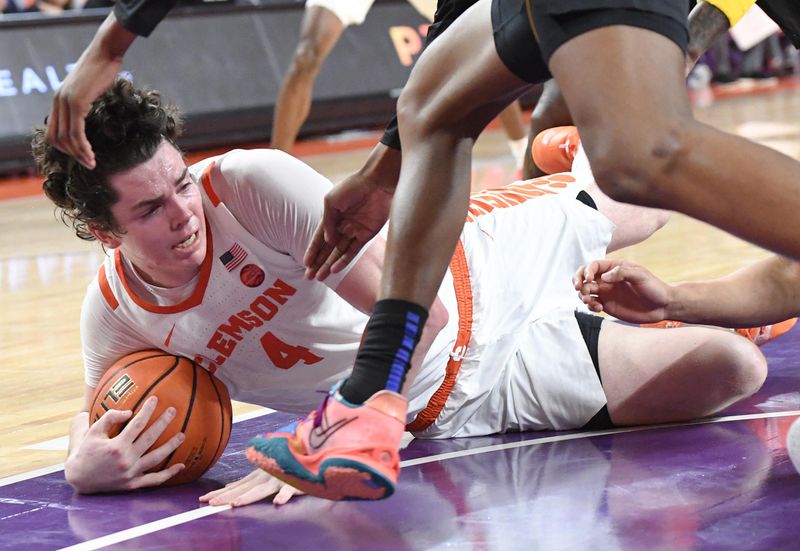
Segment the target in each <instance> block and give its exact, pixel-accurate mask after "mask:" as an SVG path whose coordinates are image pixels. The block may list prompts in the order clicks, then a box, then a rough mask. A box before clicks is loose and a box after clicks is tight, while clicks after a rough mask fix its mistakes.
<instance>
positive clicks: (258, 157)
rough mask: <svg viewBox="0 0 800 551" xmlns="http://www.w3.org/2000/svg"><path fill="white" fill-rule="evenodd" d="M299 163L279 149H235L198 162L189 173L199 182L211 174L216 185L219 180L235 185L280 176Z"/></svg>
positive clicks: (190, 168)
mask: <svg viewBox="0 0 800 551" xmlns="http://www.w3.org/2000/svg"><path fill="white" fill-rule="evenodd" d="M299 162H300V161H298V160H297V159H295V158H294V157H292V156H291V155H289V154H287V153H284V152H283V151H280V150H278V149H233V150H231V151H228V152H227V153H223V154H222V155H216V156H214V157H208V158H206V159H203V160H202V161H198V162H196V163H194V164H193V165H192V166H190V167H189V171H190V172H191V173H192V174H194V175H195V176H196V178H197V179H198V180H201V179H202V178H203V175H204V174H205V173H207V172H209V173H210V174H209V175H210V177H211V179H212V180H213V181H214V183H217V181H218V180H225V181H227V182H228V183H233V182H236V181H240V180H243V179H247V178H248V177H255V176H264V175H269V174H280V173H281V171H282V170H284V169H286V168H287V167H289V166H291V165H294V164H296V163H299Z"/></svg>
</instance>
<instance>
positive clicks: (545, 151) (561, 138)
mask: <svg viewBox="0 0 800 551" xmlns="http://www.w3.org/2000/svg"><path fill="white" fill-rule="evenodd" d="M580 143H581V138H580V136H579V135H578V129H577V128H576V127H574V126H556V127H555V128H548V129H547V130H542V131H541V132H539V134H538V135H537V136H536V138H534V140H533V143H532V144H531V157H532V158H533V162H534V163H536V166H538V167H539V168H540V169H541V170H542V172H544V173H545V174H556V173H558V172H569V171H570V170H572V161H574V160H575V155H577V154H578V146H579V145H580Z"/></svg>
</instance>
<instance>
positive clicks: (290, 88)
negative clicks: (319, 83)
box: [272, 6, 345, 152]
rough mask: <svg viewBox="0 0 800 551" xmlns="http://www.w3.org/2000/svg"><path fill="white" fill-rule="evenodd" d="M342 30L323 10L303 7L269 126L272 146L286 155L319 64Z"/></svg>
mask: <svg viewBox="0 0 800 551" xmlns="http://www.w3.org/2000/svg"><path fill="white" fill-rule="evenodd" d="M344 29H345V27H344V25H343V24H342V22H341V21H340V20H339V18H338V17H336V15H334V13H333V12H332V11H330V10H328V9H327V8H323V7H321V6H311V7H309V8H306V11H305V14H304V15H303V23H302V26H301V29H300V43H299V44H298V45H297V49H295V52H294V57H293V58H292V64H291V65H290V66H289V72H288V73H287V74H286V78H284V80H283V84H282V85H281V90H280V93H279V94H278V102H277V103H276V104H275V116H274V120H273V123H272V147H274V148H275V149H280V150H282V151H286V152H288V151H289V150H290V149H291V148H292V146H293V145H294V142H295V140H296V139H297V134H298V133H299V132H300V127H301V126H303V123H304V122H305V120H306V119H307V118H308V113H309V111H310V110H311V93H312V91H313V89H314V80H315V79H316V78H317V75H318V74H319V70H320V68H321V67H322V63H323V62H324V61H325V59H326V58H327V57H328V55H329V54H330V53H331V50H333V47H334V46H335V45H336V43H337V42H338V41H339V37H340V36H342V32H343V31H344Z"/></svg>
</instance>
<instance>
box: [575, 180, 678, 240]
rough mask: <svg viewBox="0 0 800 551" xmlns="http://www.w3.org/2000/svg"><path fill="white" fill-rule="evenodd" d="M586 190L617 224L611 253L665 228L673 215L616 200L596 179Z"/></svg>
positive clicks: (599, 209) (603, 211)
mask: <svg viewBox="0 0 800 551" xmlns="http://www.w3.org/2000/svg"><path fill="white" fill-rule="evenodd" d="M586 192H587V193H588V194H589V195H590V196H591V197H592V199H593V200H594V202H595V204H596V205H597V210H598V211H600V212H602V213H603V215H605V217H606V218H608V219H609V220H611V221H612V222H613V223H614V225H615V226H616V228H615V229H614V235H613V236H612V237H611V242H610V243H609V244H608V248H607V252H609V253H612V252H614V251H617V250H619V249H622V248H625V247H630V246H631V245H635V244H636V243H641V242H642V241H644V240H645V239H647V238H648V237H650V236H651V235H653V234H654V233H655V232H656V231H658V230H660V229H661V228H663V227H664V225H665V224H666V223H667V222H669V219H670V217H671V216H672V211H668V210H661V209H653V208H649V207H640V206H638V205H631V204H630V203H620V202H619V201H614V200H613V199H612V198H611V197H609V196H608V195H606V194H605V193H603V190H601V189H600V188H599V187H598V186H597V182H594V181H592V183H590V184H589V186H588V187H587V188H586Z"/></svg>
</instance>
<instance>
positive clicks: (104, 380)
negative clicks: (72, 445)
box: [89, 350, 172, 424]
mask: <svg viewBox="0 0 800 551" xmlns="http://www.w3.org/2000/svg"><path fill="white" fill-rule="evenodd" d="M153 352H154V354H153V355H152V356H145V357H142V358H136V359H135V360H133V361H132V362H129V363H127V364H125V365H122V366H120V367H118V368H117V369H115V370H114V371H113V372H112V371H111V370H110V369H109V370H108V371H106V372H105V374H103V376H102V377H101V378H100V382H98V383H97V387H96V389H95V394H94V400H92V407H91V408H89V424H91V423H92V412H93V411H94V408H95V406H97V400H98V398H100V394H99V393H98V392H97V389H100V388H103V387H104V386H105V385H106V384H107V383H108V381H109V380H110V379H113V378H114V377H115V376H117V374H119V372H120V371H123V370H125V369H128V368H129V367H130V366H132V365H135V364H137V363H139V362H143V361H145V360H150V359H152V358H159V357H162V356H172V354H167V353H165V352H164V351H162V350H158V351H156V350H154V351H153ZM159 352H160V353H159ZM151 388H152V387H151ZM136 405H137V406H138V403H137V404H136ZM131 409H134V408H131Z"/></svg>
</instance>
